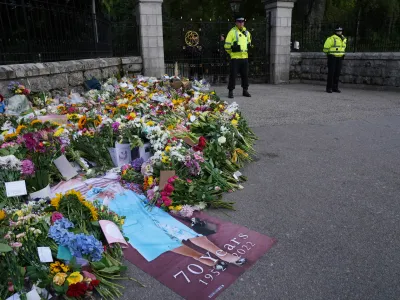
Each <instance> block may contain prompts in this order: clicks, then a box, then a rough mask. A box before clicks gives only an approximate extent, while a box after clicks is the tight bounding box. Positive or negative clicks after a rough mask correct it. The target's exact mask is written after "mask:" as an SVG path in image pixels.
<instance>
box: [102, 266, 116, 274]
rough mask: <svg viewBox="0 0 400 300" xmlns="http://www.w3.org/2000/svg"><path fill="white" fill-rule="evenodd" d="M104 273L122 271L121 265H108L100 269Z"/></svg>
mask: <svg viewBox="0 0 400 300" xmlns="http://www.w3.org/2000/svg"><path fill="white" fill-rule="evenodd" d="M100 272H102V273H107V274H116V273H119V272H120V267H117V266H113V267H108V268H104V269H102V270H100Z"/></svg>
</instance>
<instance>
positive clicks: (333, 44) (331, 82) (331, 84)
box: [324, 26, 347, 93]
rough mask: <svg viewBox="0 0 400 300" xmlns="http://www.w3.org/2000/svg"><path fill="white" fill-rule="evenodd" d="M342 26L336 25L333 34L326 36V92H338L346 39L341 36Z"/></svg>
mask: <svg viewBox="0 0 400 300" xmlns="http://www.w3.org/2000/svg"><path fill="white" fill-rule="evenodd" d="M342 33H343V28H342V27H340V26H337V27H336V29H335V34H334V35H332V36H330V37H328V38H327V40H326V42H325V45H324V52H325V53H326V54H327V55H328V82H327V84H326V92H327V93H332V92H336V93H340V90H339V77H340V72H341V71H342V62H343V59H344V55H345V54H346V53H345V51H346V44H347V39H346V38H345V37H344V36H343V34H342Z"/></svg>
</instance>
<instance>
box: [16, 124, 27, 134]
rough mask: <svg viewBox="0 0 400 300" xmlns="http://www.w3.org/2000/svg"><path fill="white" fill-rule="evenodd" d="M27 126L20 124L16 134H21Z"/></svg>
mask: <svg viewBox="0 0 400 300" xmlns="http://www.w3.org/2000/svg"><path fill="white" fill-rule="evenodd" d="M25 128H27V127H26V126H25V125H18V127H17V130H16V131H15V133H16V134H20V133H21V131H22V130H23V129H25Z"/></svg>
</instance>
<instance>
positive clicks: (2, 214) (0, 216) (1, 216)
mask: <svg viewBox="0 0 400 300" xmlns="http://www.w3.org/2000/svg"><path fill="white" fill-rule="evenodd" d="M5 218H6V212H5V211H4V210H0V221H3V220H4V219H5Z"/></svg>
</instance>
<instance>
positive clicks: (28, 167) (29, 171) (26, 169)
mask: <svg viewBox="0 0 400 300" xmlns="http://www.w3.org/2000/svg"><path fill="white" fill-rule="evenodd" d="M21 172H22V174H23V175H25V176H32V175H33V174H35V165H34V163H33V162H32V161H31V160H30V159H24V160H23V161H21Z"/></svg>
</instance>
